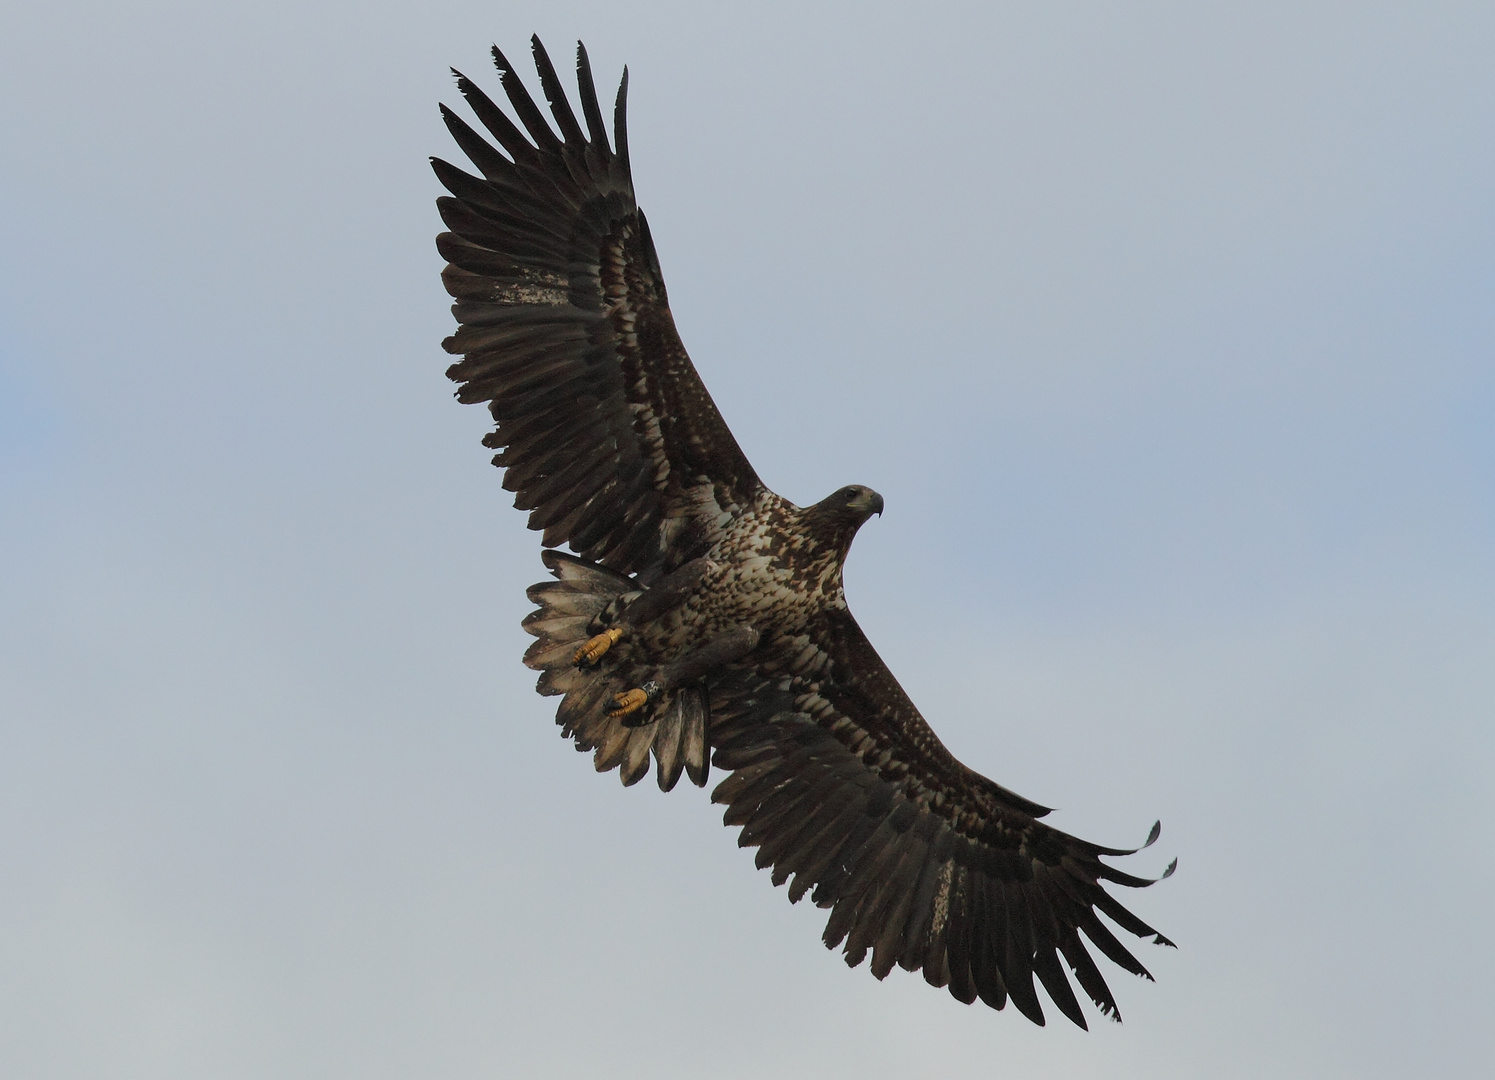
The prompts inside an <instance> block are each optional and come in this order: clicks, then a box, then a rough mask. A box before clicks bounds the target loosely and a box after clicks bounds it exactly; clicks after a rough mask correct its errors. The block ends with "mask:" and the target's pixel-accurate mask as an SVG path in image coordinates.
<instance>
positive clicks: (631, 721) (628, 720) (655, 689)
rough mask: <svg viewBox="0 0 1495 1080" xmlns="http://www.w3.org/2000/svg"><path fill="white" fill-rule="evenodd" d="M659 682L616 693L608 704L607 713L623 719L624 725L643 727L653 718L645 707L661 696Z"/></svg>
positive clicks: (616, 718) (617, 718) (614, 717)
mask: <svg viewBox="0 0 1495 1080" xmlns="http://www.w3.org/2000/svg"><path fill="white" fill-rule="evenodd" d="M659 690H660V687H659V684H658V683H654V682H646V683H644V685H643V686H642V687H635V688H634V689H632V690H624V691H623V692H622V693H621V694H614V695H613V696H612V699H611V701H610V702H609V703H608V706H607V715H608V716H611V717H612V718H613V719H615V720H622V721H623V726H624V727H643V726H644V725H645V724H647V723H649V721H651V720H653V719H654V718H653V717H652V716H649V715H648V714H646V713H645V712H644V707H645V706H646V705H648V704H649V703H650V702H651V701H653V700H654V699H655V698H657V697H658V696H659Z"/></svg>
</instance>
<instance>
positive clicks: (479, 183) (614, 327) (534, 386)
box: [431, 38, 763, 761]
mask: <svg viewBox="0 0 1495 1080" xmlns="http://www.w3.org/2000/svg"><path fill="white" fill-rule="evenodd" d="M531 44H532V46H533V49H534V59H535V66H536V69H537V70H538V72H539V76H540V85H541V88H542V90H543V91H544V96H545V101H546V103H547V104H548V106H549V109H550V114H551V116H552V117H553V118H554V121H555V127H554V128H553V127H552V126H551V123H550V122H549V121H548V120H547V119H546V116H545V114H544V112H542V111H541V108H540V106H538V105H537V104H536V103H535V100H534V99H533V98H532V97H531V96H530V94H529V91H528V90H526V89H525V87H524V83H523V82H522V81H521V80H520V78H519V75H518V73H517V72H516V71H515V69H514V66H513V65H512V64H511V63H509V61H508V60H507V59H506V58H505V57H504V55H503V54H502V53H501V52H499V51H498V49H497V48H495V49H494V50H493V57H494V61H495V62H496V64H497V65H498V68H499V70H500V72H501V73H502V74H501V82H502V85H503V89H504V92H505V95H506V96H507V98H508V102H509V107H510V108H511V109H512V110H513V115H514V117H515V118H517V120H518V124H516V123H515V122H514V120H511V119H510V118H509V116H508V115H507V114H506V113H505V112H504V110H503V109H501V108H500V107H499V106H498V105H496V104H495V103H494V102H493V101H492V100H491V99H490V98H489V97H488V96H487V95H485V94H484V93H483V92H482V91H481V90H480V89H478V87H477V86H476V85H475V84H473V83H472V82H471V81H469V80H468V79H467V78H466V77H464V76H462V75H461V74H457V88H458V90H459V91H460V92H461V94H462V96H463V97H464V98H465V99H466V100H467V103H468V105H469V106H470V107H471V109H472V113H473V115H474V116H475V117H476V118H477V119H478V121H479V123H480V124H481V125H482V126H483V128H484V129H486V131H487V132H488V135H489V136H491V138H492V140H493V141H494V142H496V143H497V146H495V145H493V143H492V142H490V141H489V140H488V139H487V138H485V137H484V136H482V135H480V134H479V133H478V132H477V131H476V130H474V129H473V127H472V126H471V125H469V124H468V123H467V122H466V121H464V120H463V119H461V118H460V117H459V116H457V115H456V114H455V113H454V112H452V111H451V110H450V109H447V108H446V107H445V106H443V107H442V116H443V118H444V119H445V121H446V125H447V127H448V129H449V130H450V131H451V133H452V136H453V138H454V139H455V140H456V142H457V145H458V146H460V147H461V149H462V151H463V153H465V154H466V155H467V157H468V159H469V160H470V161H471V162H472V164H473V166H474V167H475V168H476V169H477V171H478V175H473V174H471V173H468V172H465V171H464V170H462V169H459V168H457V167H456V166H454V165H451V164H448V163H447V162H445V161H443V160H441V159H439V158H433V159H432V161H431V165H432V168H433V169H434V170H435V172H436V176H437V178H438V179H439V180H440V181H441V183H442V185H443V186H444V187H445V188H446V189H447V191H449V192H450V193H451V194H450V196H448V197H444V198H442V199H440V200H438V204H437V205H438V207H439V208H440V211H441V216H442V220H443V221H444V222H445V223H446V226H447V229H448V231H447V232H445V233H443V234H442V235H441V236H440V237H439V238H438V239H437V248H438V250H439V251H440V252H441V254H442V255H443V256H444V257H445V258H446V260H447V262H448V266H447V267H446V270H445V271H444V272H443V274H442V280H443V281H444V282H445V283H446V288H447V291H448V292H449V293H450V294H451V295H452V297H453V298H454V299H455V300H456V304H455V305H454V306H453V308H452V311H453V314H454V315H456V317H457V320H458V322H459V323H460V324H461V325H460V327H459V329H458V330H457V332H456V333H455V334H453V335H452V336H451V337H449V338H447V340H446V341H445V342H444V346H445V348H446V350H447V351H448V352H451V353H459V354H461V355H462V357H463V359H461V360H460V361H458V362H457V363H455V364H453V365H452V366H451V368H450V369H449V370H448V372H447V374H448V375H449V376H450V377H451V378H452V379H453V380H454V381H455V382H457V383H458V384H459V389H458V391H457V396H458V398H459V399H460V400H462V401H464V402H480V401H481V402H488V403H489V409H490V411H491V412H492V414H493V418H494V420H495V421H496V422H497V428H496V430H495V431H493V432H492V433H490V434H489V436H488V437H487V438H486V439H485V440H484V442H485V444H486V445H488V446H489V447H491V448H493V449H497V450H501V451H502V453H500V454H499V455H498V456H497V457H496V458H495V459H494V463H495V464H498V465H501V466H503V467H504V469H505V476H504V486H505V487H506V488H508V489H509V490H511V491H513V492H515V500H514V501H515V505H516V506H518V507H520V508H521V509H524V510H529V511H530V512H531V513H530V522H529V523H530V527H531V528H534V529H537V530H540V531H542V532H543V534H544V535H543V541H544V543H545V544H546V545H547V546H558V545H561V544H569V545H570V546H571V548H572V550H574V551H576V552H577V553H578V554H579V555H581V556H583V557H584V558H587V559H589V560H592V561H594V562H598V563H601V564H603V565H604V566H608V567H611V568H612V569H615V570H618V571H620V572H622V573H625V574H639V575H642V576H643V578H644V579H645V580H648V579H649V578H652V577H653V576H655V575H657V574H658V573H660V572H661V571H663V570H667V569H670V568H673V567H674V566H677V565H679V564H681V563H683V562H686V561H688V560H689V559H691V558H694V557H695V556H696V555H698V554H700V553H701V551H703V550H704V549H705V547H707V546H709V545H710V543H711V542H712V541H713V540H714V539H715V538H716V536H717V532H716V530H717V529H718V528H719V522H720V521H721V520H723V519H724V518H725V516H726V515H727V514H730V513H731V512H733V511H734V510H736V509H737V508H739V507H742V506H745V505H747V504H749V503H751V502H752V500H754V499H755V498H757V497H758V495H759V493H760V492H761V491H762V490H763V489H762V484H761V483H760V482H759V480H758V477H757V474H756V473H755V472H754V471H753V468H752V466H751V465H750V464H749V463H748V460H747V458H746V457H745V456H744V455H743V453H742V451H741V449H740V448H739V447H738V445H737V442H736V440H734V439H733V437H732V433H731V432H730V431H729V430H728V429H727V425H726V423H725V422H724V421H723V420H722V418H721V414H720V413H719V412H718V411H717V409H716V406H715V404H714V403H713V402H712V400H711V395H710V394H708V393H707V392H706V387H705V386H704V384H702V382H701V380H700V377H699V376H698V375H697V374H696V371H695V368H694V366H692V364H691V362H690V357H689V356H687V355H686V352H685V348H684V346H683V345H681V343H680V338H679V336H678V335H677V334H676V332H675V324H674V320H673V318H672V317H671V315H670V309H669V303H668V299H667V296H666V293H665V287H664V279H663V277H662V276H661V274H660V270H659V260H658V258H657V256H656V255H655V252H654V243H653V240H652V239H651V238H650V235H649V226H648V222H647V221H646V220H645V219H644V215H643V213H642V212H641V211H639V209H638V208H637V206H636V205H635V203H634V196H633V181H632V177H631V175H630V173H629V168H628V137H627V122H626V108H625V102H626V98H627V88H628V76H627V72H626V71H625V72H624V76H623V81H622V83H621V85H620V86H619V89H618V98H617V104H616V108H615V112H614V131H613V144H614V146H615V147H616V149H613V148H611V147H609V145H608V140H607V131H606V125H605V124H604V122H603V118H602V110H601V108H600V107H599V105H598V102H597V93H596V89H595V87H594V84H593V81H592V71H591V66H590V64H589V62H588V60H587V54H586V50H585V49H583V48H581V47H580V46H578V47H577V54H576V72H577V83H578V87H579V89H580V92H581V113H582V117H583V118H584V119H585V121H586V130H585V131H583V129H582V126H581V122H580V121H579V120H578V119H577V116H576V114H575V112H574V111H573V110H572V108H571V104H570V102H569V100H568V98H567V95H566V92H565V89H564V87H563V86H562V85H561V81H560V78H559V77H558V76H557V74H556V71H555V67H554V65H552V64H551V62H550V58H549V56H547V55H546V53H545V50H544V48H543V47H542V46H541V45H540V42H539V39H538V38H535V39H532V42H531ZM557 128H558V129H559V134H557V131H556V129H557ZM629 760H630V761H632V760H633V758H632V757H630V758H629Z"/></svg>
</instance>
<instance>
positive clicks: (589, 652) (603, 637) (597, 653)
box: [572, 626, 623, 667]
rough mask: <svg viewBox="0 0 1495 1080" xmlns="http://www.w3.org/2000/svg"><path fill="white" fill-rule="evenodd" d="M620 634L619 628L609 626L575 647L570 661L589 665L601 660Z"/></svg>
mask: <svg viewBox="0 0 1495 1080" xmlns="http://www.w3.org/2000/svg"><path fill="white" fill-rule="evenodd" d="M622 636H623V631H622V630H621V629H619V628H618V627H616V626H613V627H609V628H608V629H606V630H604V631H602V633H600V634H598V635H597V636H596V637H594V638H592V640H590V641H588V642H587V643H586V644H585V645H583V646H582V647H581V648H579V649H577V650H576V655H575V656H574V657H572V663H574V664H575V665H576V666H577V667H591V666H592V665H593V664H595V663H596V662H597V661H599V660H601V659H602V658H603V656H605V655H606V654H607V650H608V649H611V648H612V647H613V646H614V645H616V644H617V643H618V639H619V638H621V637H622Z"/></svg>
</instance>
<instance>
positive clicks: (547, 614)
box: [522, 551, 710, 791]
mask: <svg viewBox="0 0 1495 1080" xmlns="http://www.w3.org/2000/svg"><path fill="white" fill-rule="evenodd" d="M543 558H544V560H545V565H546V566H547V567H548V568H549V569H550V571H551V573H553V574H554V575H555V577H556V580H555V581H542V582H539V583H538V584H535V585H532V586H530V588H529V590H528V595H529V598H530V599H531V600H533V601H534V602H535V603H536V604H538V605H539V606H538V608H537V609H536V610H535V611H532V612H531V613H530V614H529V615H528V616H527V617H526V618H525V620H524V622H523V624H522V625H523V627H524V629H525V630H526V631H527V632H528V633H530V634H532V635H534V637H535V642H534V644H532V645H531V646H530V647H529V649H528V650H527V651H526V652H525V654H524V662H525V664H526V665H528V666H529V667H531V668H534V669H535V670H537V671H539V672H540V679H539V682H538V683H537V684H536V687H535V689H536V690H538V691H539V692H540V693H541V694H543V695H545V696H547V697H557V696H558V697H561V702H560V705H559V706H558V707H557V709H556V717H555V719H556V723H557V724H558V725H560V729H561V734H562V736H564V737H565V738H568V739H573V740H574V741H575V743H576V748H577V749H578V750H581V751H588V750H591V751H594V752H595V753H594V759H593V760H594V763H595V765H596V767H597V771H598V772H608V771H610V770H612V769H615V768H619V767H620V766H621V769H620V772H619V778H620V779H621V780H622V781H623V783H624V784H625V785H630V784H635V783H637V782H638V781H639V780H641V779H642V778H643V776H644V774H645V773H647V772H648V771H649V758H650V755H651V754H652V755H653V757H654V760H655V761H656V762H657V765H658V770H657V779H658V782H659V787H660V790H662V791H669V790H670V789H672V788H673V787H674V786H675V784H676V782H677V781H678V780H679V779H680V774H681V772H682V771H683V772H684V773H685V774H686V775H688V776H689V777H690V779H691V782H692V783H694V784H695V785H696V786H697V787H702V786H704V785H705V783H706V779H707V776H708V774H709V772H710V764H709V754H710V747H709V745H708V739H707V736H706V726H707V719H708V711H707V707H706V700H705V695H704V693H703V692H702V691H701V690H700V689H699V688H698V687H690V686H688V687H683V688H681V689H679V690H678V691H676V692H674V693H672V694H668V695H667V696H666V698H665V699H664V700H661V701H659V702H658V703H657V704H656V706H655V717H656V719H655V720H654V721H653V722H651V723H648V724H643V725H641V726H639V727H626V726H624V724H623V723H622V721H621V719H619V718H617V717H613V716H609V715H608V713H607V703H608V701H609V700H610V699H611V698H612V695H613V694H615V693H621V692H622V691H624V690H629V689H632V688H633V687H634V686H636V685H638V684H637V683H635V682H633V681H632V679H631V677H630V676H631V673H630V667H631V665H630V664H629V663H628V660H629V658H630V654H631V652H632V649H631V646H630V644H629V642H628V640H627V639H626V638H625V639H624V640H623V641H621V642H619V643H618V644H617V645H615V646H614V647H613V649H614V651H613V652H612V653H610V654H609V656H608V658H606V659H605V660H604V661H603V663H602V664H601V665H599V667H597V668H595V669H591V670H586V669H582V668H578V667H576V665H575V656H576V650H577V649H579V648H580V647H581V646H582V645H583V644H585V643H586V641H587V640H588V639H589V638H591V637H592V635H593V634H595V633H597V632H598V631H599V630H600V629H602V627H603V626H604V625H605V624H606V623H607V622H608V621H609V620H610V619H611V618H612V616H613V614H614V613H615V612H616V611H617V610H618V609H619V608H620V607H621V606H622V602H626V601H627V600H628V599H631V597H629V596H628V595H627V594H629V593H636V592H637V591H638V585H637V583H636V582H634V581H633V580H632V579H631V578H627V577H624V576H622V575H621V574H616V573H614V572H613V571H611V570H608V569H607V568H605V567H601V566H596V565H594V564H592V563H587V562H584V561H582V560H581V559H577V558H575V557H573V556H571V555H566V554H562V553H561V552H558V551H547V552H545V553H544V556H543ZM620 598H622V602H620Z"/></svg>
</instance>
